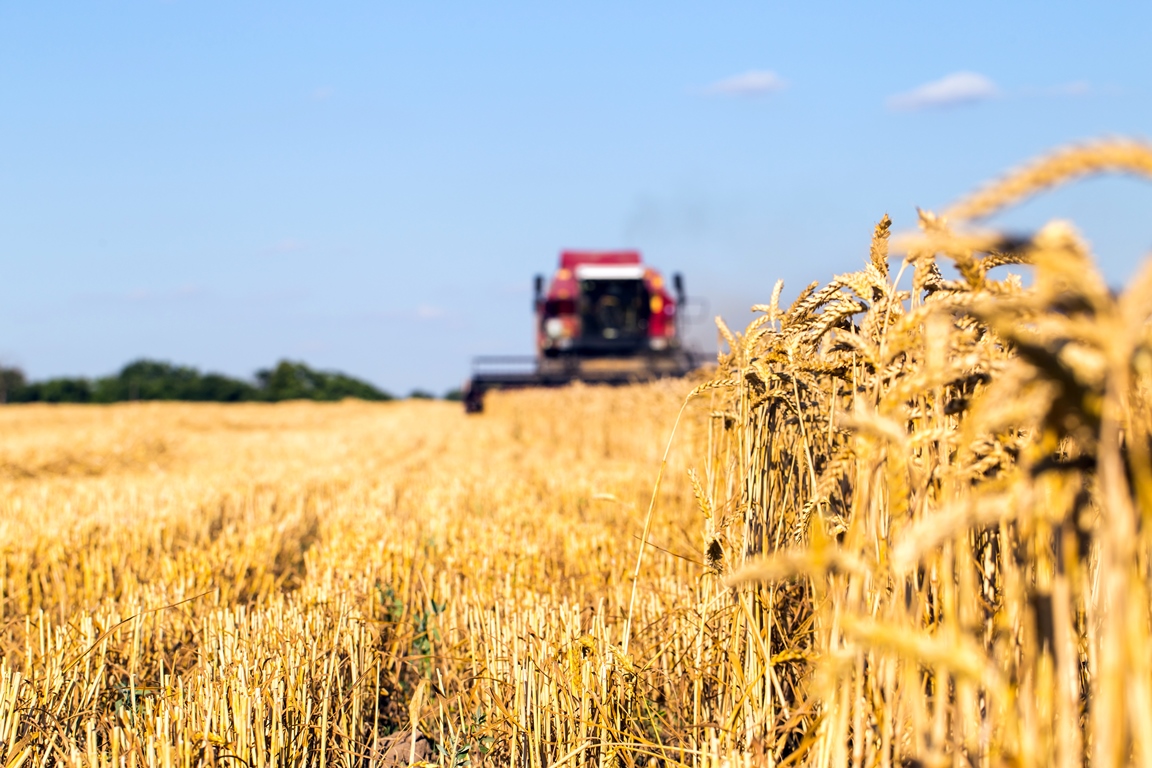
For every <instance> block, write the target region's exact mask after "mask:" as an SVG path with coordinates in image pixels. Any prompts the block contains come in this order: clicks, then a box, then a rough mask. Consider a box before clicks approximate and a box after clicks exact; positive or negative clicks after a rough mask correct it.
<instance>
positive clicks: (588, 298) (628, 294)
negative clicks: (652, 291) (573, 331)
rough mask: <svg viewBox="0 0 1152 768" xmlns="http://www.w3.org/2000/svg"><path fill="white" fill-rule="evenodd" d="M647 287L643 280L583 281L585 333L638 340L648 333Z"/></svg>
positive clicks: (582, 313)
mask: <svg viewBox="0 0 1152 768" xmlns="http://www.w3.org/2000/svg"><path fill="white" fill-rule="evenodd" d="M648 301H649V299H648V289H647V288H646V287H645V286H644V282H643V281H642V280H583V281H581V283H580V316H581V321H582V325H583V328H584V335H585V336H590V337H595V338H601V339H621V340H623V339H637V338H641V337H643V336H645V335H646V334H647V332H648Z"/></svg>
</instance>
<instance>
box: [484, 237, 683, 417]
mask: <svg viewBox="0 0 1152 768" xmlns="http://www.w3.org/2000/svg"><path fill="white" fill-rule="evenodd" d="M684 303H685V296H684V281H683V279H682V278H681V277H680V275H679V274H675V275H673V277H672V292H669V290H668V286H667V285H666V284H665V281H664V278H663V276H662V275H661V274H660V273H659V272H658V271H657V270H655V269H653V268H652V267H650V266H647V265H645V264H644V263H643V261H642V260H641V258H640V253H639V252H638V251H563V252H561V254H560V265H559V267H558V268H557V270H556V272H555V273H554V274H553V275H552V279H551V280H550V281H549V282H548V283H547V284H545V280H544V276H543V275H537V276H536V281H535V296H534V300H533V309H534V311H535V329H536V355H535V356H534V357H478V358H475V359H474V360H473V372H472V378H471V379H469V381H468V383H467V384H466V385H465V389H464V404H465V407H466V409H467V410H468V411H469V412H470V413H474V412H478V411H480V410H482V409H483V402H484V393H485V392H486V391H488V390H490V389H511V388H518V387H553V386H563V385H565V384H571V383H572V382H575V381H584V382H589V383H599V384H628V383H632V382H638V381H648V380H651V379H655V378H661V377H666V376H683V375H685V374H687V373H688V372H690V371H691V370H693V369H694V368H696V367H698V365H699V362H700V359H701V357H700V356H699V355H696V354H694V353H692V352H690V351H687V350H685V349H684V348H683V346H682V344H681V335H680V333H681V327H680V326H681V325H682V319H681V317H680V313H681V310H682V309H683V307H684Z"/></svg>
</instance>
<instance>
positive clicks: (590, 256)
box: [560, 251, 640, 269]
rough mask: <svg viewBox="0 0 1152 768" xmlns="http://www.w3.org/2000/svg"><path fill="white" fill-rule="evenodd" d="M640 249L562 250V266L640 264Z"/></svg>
mask: <svg viewBox="0 0 1152 768" xmlns="http://www.w3.org/2000/svg"><path fill="white" fill-rule="evenodd" d="M639 263H640V252H639V251H562V252H561V253H560V268H561V269H575V268H576V267H578V266H581V265H585V264H595V265H609V264H639Z"/></svg>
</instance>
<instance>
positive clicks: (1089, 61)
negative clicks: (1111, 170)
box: [0, 0, 1152, 393]
mask: <svg viewBox="0 0 1152 768" xmlns="http://www.w3.org/2000/svg"><path fill="white" fill-rule="evenodd" d="M1150 29H1152V6H1148V5H1144V4H1136V3H1115V4H1108V5H1105V4H1079V3H1078V4H1073V3H1067V4H1057V3H1022V2H1017V3H1011V4H1007V3H981V2H968V3H964V4H954V5H950V6H945V5H942V4H926V3H890V4H886V5H883V6H880V5H878V4H817V3H793V4H777V3H764V2H761V3H738V2H727V3H712V4H704V3H674V2H660V3H654V2H653V3H628V4H625V3H615V2H611V3H610V2H602V3H598V2H583V3H579V4H568V5H566V6H561V5H560V4H544V3H527V2H525V3H494V2H492V3H467V4H466V3H444V2H441V3H414V2H409V3H400V2H395V3H380V2H363V3H353V2H326V3H299V2H287V1H285V0H280V1H278V2H275V3H273V2H242V1H240V0H235V1H233V2H190V1H188V0H183V1H181V0H177V1H176V2H103V3H80V2H74V3H65V2H61V3H37V2H13V1H12V0H0V115H2V119H0V270H2V271H0V364H6V365H19V366H21V367H22V368H24V369H25V371H26V372H27V373H28V374H30V375H31V376H32V377H34V378H43V377H47V376H53V375H64V374H84V375H99V374H104V373H109V372H112V371H114V370H116V369H118V368H119V367H120V366H121V365H122V364H124V363H125V362H127V361H129V360H131V359H134V358H137V357H141V356H147V357H155V358H161V359H168V360H172V361H174V362H180V363H185V364H191V365H195V366H198V367H200V368H203V369H211V370H218V371H223V372H227V373H231V374H235V375H250V374H251V373H252V371H254V370H255V369H256V368H258V367H262V366H266V365H268V364H270V363H272V362H274V361H275V360H277V359H279V358H282V357H288V358H292V359H302V360H305V361H307V362H308V363H310V364H312V365H314V366H317V367H322V368H335V369H340V370H344V371H347V372H349V373H352V374H354V375H359V376H362V377H364V378H366V379H369V380H371V381H373V382H375V383H377V384H379V385H381V386H383V387H385V388H388V389H390V390H393V391H395V392H398V393H404V392H407V391H408V390H410V389H412V388H414V387H422V388H427V389H432V390H434V391H443V390H445V389H448V388H449V387H452V386H455V385H457V384H459V383H460V381H461V380H462V379H463V378H464V377H465V376H466V375H467V371H468V360H469V358H470V357H471V356H472V355H475V354H484V353H488V354H494V353H529V352H530V351H531V344H532V330H531V315H530V307H529V304H530V282H531V276H532V275H533V274H535V273H537V272H544V273H547V272H549V271H551V270H552V269H553V268H554V265H555V263H556V256H557V253H558V251H559V250H560V249H562V248H615V247H636V248H640V249H641V250H642V251H643V252H644V254H645V257H646V259H647V260H648V261H650V262H652V263H653V264H655V265H656V266H658V267H659V268H661V269H663V270H665V271H668V272H671V271H675V270H679V271H681V272H683V273H684V275H685V279H686V283H687V286H688V288H689V291H690V293H693V294H694V295H696V296H697V297H699V298H702V299H704V300H706V301H707V303H708V306H709V309H710V310H711V313H712V314H715V313H717V312H719V313H722V314H724V315H725V317H726V318H728V319H729V320H730V321H731V323H732V324H733V325H739V326H742V325H743V324H744V323H745V322H747V321H748V320H750V319H751V317H752V316H751V315H750V314H749V312H748V307H749V306H750V305H751V304H753V303H756V302H760V301H764V300H766V299H767V298H768V296H769V294H770V292H771V289H772V284H773V283H774V282H775V280H776V279H777V278H781V277H782V278H784V279H785V281H786V284H787V285H788V286H789V288H790V289H792V290H793V291H795V290H798V289H799V288H800V287H802V286H803V285H804V284H806V283H808V282H810V281H812V280H827V279H829V278H830V277H831V276H832V275H833V274H834V273H837V272H844V271H848V270H851V269H855V268H856V267H858V266H859V265H860V264H861V263H862V262H863V260H864V258H865V257H866V254H867V246H868V239H869V234H870V231H871V226H872V224H873V223H874V222H875V221H876V220H877V219H878V218H879V217H880V216H881V215H882V214H884V213H885V212H888V213H890V214H891V215H892V217H893V219H894V221H895V225H896V228H897V229H898V230H899V229H906V228H909V227H911V226H913V225H914V223H915V207H916V206H918V205H919V206H923V207H927V208H937V209H939V208H943V207H944V206H945V205H947V203H949V202H950V201H951V200H953V199H955V198H956V197H958V196H960V195H961V194H963V193H964V192H966V191H969V190H970V189H972V188H973V187H975V186H976V185H978V184H979V183H981V182H983V181H985V180H987V179H988V178H990V177H992V176H994V175H997V174H999V173H1000V172H1002V171H1003V170H1005V169H1007V168H1009V167H1011V166H1013V165H1016V164H1019V163H1020V162H1022V161H1024V160H1027V159H1028V158H1030V157H1032V156H1034V155H1036V154H1038V153H1041V152H1043V151H1046V150H1048V149H1051V148H1053V147H1056V146H1058V145H1061V144H1064V143H1067V142H1070V141H1075V140H1082V139H1089V138H1094V137H1100V136H1104V135H1123V136H1135V137H1147V136H1149V134H1150V133H1152V128H1150V126H1152V100H1150V99H1149V96H1150V95H1152V54H1150V53H1149V47H1148V42H1147V39H1148V33H1149V30H1150ZM1150 209H1152V185H1148V184H1146V183H1144V182H1137V181H1133V180H1126V179H1101V180H1095V181H1090V182H1087V183H1084V184H1081V185H1078V186H1076V187H1072V188H1069V189H1067V190H1062V191H1060V192H1057V193H1055V194H1052V195H1049V196H1046V197H1044V198H1041V199H1039V200H1037V201H1036V202H1033V203H1029V204H1027V205H1025V206H1023V207H1021V208H1018V209H1015V210H1013V211H1011V212H1010V213H1008V214H1006V215H1004V216H1001V217H1000V218H999V219H997V220H996V221H995V222H994V223H996V224H1000V225H1002V226H1005V227H1008V228H1012V229H1017V230H1028V229H1031V228H1033V227H1035V226H1037V225H1039V224H1040V223H1042V222H1043V221H1046V220H1047V219H1048V218H1051V217H1054V216H1061V217H1070V218H1072V219H1074V220H1075V221H1076V222H1077V223H1078V224H1079V225H1080V227H1081V229H1082V231H1084V233H1085V234H1086V235H1087V237H1088V238H1089V239H1090V240H1091V241H1092V243H1093V244H1094V245H1095V246H1096V248H1097V251H1098V253H1099V254H1100V258H1101V263H1102V267H1103V269H1104V271H1105V274H1106V275H1107V276H1108V278H1109V280H1110V282H1112V283H1113V284H1115V285H1122V284H1123V281H1124V279H1125V278H1126V276H1127V275H1128V274H1129V273H1131V271H1132V270H1133V269H1134V267H1135V265H1136V263H1137V262H1138V260H1140V259H1141V258H1143V257H1144V255H1145V254H1146V253H1147V252H1148V251H1149V246H1152V218H1150V217H1149V215H1148V213H1149V211H1150ZM710 328H711V326H710V324H708V323H707V322H704V323H701V326H700V327H699V328H698V329H697V330H696V334H697V336H698V338H699V339H701V340H702V341H701V343H702V344H705V345H714V333H713V332H712V331H711V330H710Z"/></svg>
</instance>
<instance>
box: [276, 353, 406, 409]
mask: <svg viewBox="0 0 1152 768" xmlns="http://www.w3.org/2000/svg"><path fill="white" fill-rule="evenodd" d="M256 381H257V382H258V384H259V390H258V396H257V397H256V398H255V399H257V400H271V401H279V400H342V399H343V398H345V397H358V398H360V399H361V400H391V399H393V398H392V395H390V394H388V393H387V392H384V391H382V390H379V389H377V388H376V387H374V386H372V385H371V384H369V383H368V382H366V381H360V380H359V379H354V378H352V377H351V376H346V375H344V374H343V373H336V372H326V371H314V370H312V369H311V368H309V367H308V366H306V365H304V363H293V362H291V361H289V360H281V361H280V362H279V363H278V364H277V365H276V367H275V368H273V369H271V370H268V369H264V370H260V371H257V372H256Z"/></svg>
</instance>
